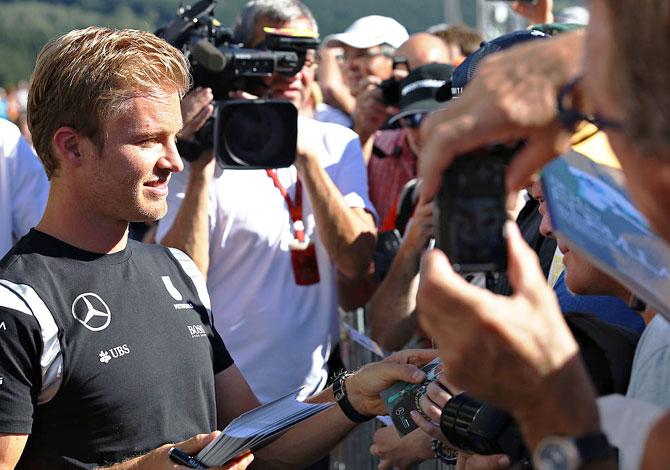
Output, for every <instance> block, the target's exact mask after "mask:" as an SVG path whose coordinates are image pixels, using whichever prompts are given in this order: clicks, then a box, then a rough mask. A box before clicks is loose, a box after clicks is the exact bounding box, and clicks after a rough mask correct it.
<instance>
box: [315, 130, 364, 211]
mask: <svg viewBox="0 0 670 470" xmlns="http://www.w3.org/2000/svg"><path fill="white" fill-rule="evenodd" d="M322 125H323V126H324V127H325V129H324V130H323V132H324V144H325V146H326V149H327V150H328V152H329V153H330V158H329V160H328V161H327V162H324V163H325V169H326V171H327V172H328V174H329V176H330V177H331V179H332V180H333V183H335V186H337V188H338V189H339V190H340V192H341V193H342V196H343V197H344V200H345V202H346V203H347V205H348V206H349V207H354V208H361V209H366V210H367V211H369V212H370V213H371V214H372V215H373V217H374V218H375V220H376V219H377V212H376V210H375V208H374V206H373V205H372V202H370V197H369V194H368V172H367V168H366V167H365V161H364V160H363V150H362V149H361V142H360V140H359V138H358V135H357V134H356V133H354V132H353V131H352V130H351V129H347V128H345V127H343V126H339V125H336V124H322Z"/></svg>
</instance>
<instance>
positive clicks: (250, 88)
mask: <svg viewBox="0 0 670 470" xmlns="http://www.w3.org/2000/svg"><path fill="white" fill-rule="evenodd" d="M215 5H216V0H200V1H198V2H197V3H195V4H194V5H193V6H184V7H180V8H179V10H178V12H177V16H176V18H175V19H173V20H172V21H171V22H170V23H169V24H167V25H166V26H164V27H162V28H160V29H159V30H158V31H157V32H156V35H157V36H159V37H161V38H163V39H165V40H166V41H167V42H169V43H170V44H172V45H173V46H175V47H176V48H178V49H180V50H181V51H182V52H183V53H184V55H185V56H186V58H187V59H188V61H189V64H190V66H191V72H192V75H193V86H194V87H209V88H211V89H212V92H213V94H214V107H215V111H214V118H213V119H212V120H210V121H208V122H207V123H206V124H205V126H203V127H202V129H200V131H199V132H198V133H197V134H196V136H195V138H194V140H193V141H187V142H183V143H182V145H181V146H180V153H182V157H184V158H185V159H187V160H194V159H196V158H198V157H199V155H200V153H201V152H202V151H203V150H206V149H211V148H213V149H214V153H215V156H216V160H217V163H218V164H219V165H220V166H222V167H223V168H234V169H259V168H281V167H287V166H290V165H291V164H292V163H293V161H294V160H295V148H296V142H297V118H298V113H297V110H296V108H295V106H294V105H293V104H291V103H289V102H286V101H281V100H248V101H240V100H237V101H231V100H229V97H228V94H229V92H231V91H233V90H243V91H247V92H250V93H252V94H254V95H259V96H262V95H264V94H265V90H266V88H265V85H264V84H263V82H262V80H261V78H262V77H269V76H271V75H272V74H274V73H280V74H283V75H286V76H293V75H295V74H297V73H298V72H299V71H300V70H301V69H302V67H303V65H304V63H305V56H306V54H307V50H308V49H314V48H316V47H317V46H318V44H319V42H318V40H317V39H316V37H300V36H298V37H294V36H283V35H280V34H274V33H272V32H267V37H266V39H265V41H263V43H262V44H261V45H260V46H259V48H258V49H249V48H244V47H242V46H241V45H240V44H235V43H234V42H233V41H232V32H231V31H230V30H229V29H228V28H225V27H224V26H223V25H221V23H219V21H218V20H217V19H216V18H215V17H214V16H213V14H214V7H215ZM259 136H262V138H259ZM181 149H184V150H185V151H183V152H182V151H181Z"/></svg>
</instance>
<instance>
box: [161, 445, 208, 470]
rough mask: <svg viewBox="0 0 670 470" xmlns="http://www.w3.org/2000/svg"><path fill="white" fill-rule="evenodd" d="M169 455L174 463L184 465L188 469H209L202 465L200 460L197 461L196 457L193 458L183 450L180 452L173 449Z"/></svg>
mask: <svg viewBox="0 0 670 470" xmlns="http://www.w3.org/2000/svg"><path fill="white" fill-rule="evenodd" d="M168 455H169V456H170V458H171V459H172V460H173V461H174V462H176V463H178V464H179V465H183V466H185V467H188V468H198V469H203V468H205V469H206V468H207V467H205V466H204V465H203V464H202V462H200V460H198V459H196V458H195V457H191V456H190V455H188V454H187V453H186V452H184V451H183V450H179V449H177V448H176V447H173V448H171V449H170V450H169V451H168Z"/></svg>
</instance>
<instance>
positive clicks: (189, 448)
mask: <svg viewBox="0 0 670 470" xmlns="http://www.w3.org/2000/svg"><path fill="white" fill-rule="evenodd" d="M219 434H220V431H214V432H210V433H209V434H197V435H195V436H193V437H192V438H190V439H187V440H185V441H182V442H178V443H176V444H175V447H178V448H179V449H180V450H183V451H184V452H186V453H187V454H189V455H193V454H196V453H198V452H200V451H201V450H202V449H203V448H204V447H205V446H206V445H207V444H209V443H210V442H212V441H213V440H214V439H215V438H216V436H218V435H219Z"/></svg>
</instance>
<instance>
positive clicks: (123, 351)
mask: <svg viewBox="0 0 670 470" xmlns="http://www.w3.org/2000/svg"><path fill="white" fill-rule="evenodd" d="M127 354H130V348H129V347H128V345H127V344H122V345H121V346H116V347H115V348H112V349H110V350H109V351H105V350H102V351H100V353H99V354H98V358H99V359H100V362H102V363H103V364H107V363H108V362H109V361H111V360H112V359H117V358H119V357H121V356H125V355H127Z"/></svg>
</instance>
